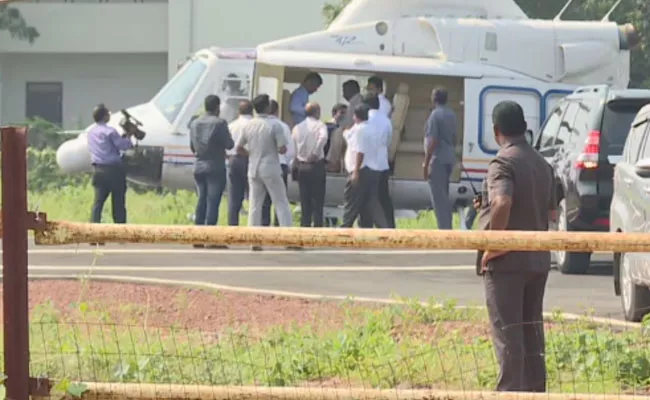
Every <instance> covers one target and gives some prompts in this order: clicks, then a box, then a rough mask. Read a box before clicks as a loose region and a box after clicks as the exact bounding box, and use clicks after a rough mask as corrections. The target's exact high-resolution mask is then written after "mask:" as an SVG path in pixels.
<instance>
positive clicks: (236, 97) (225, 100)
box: [217, 73, 251, 121]
mask: <svg viewBox="0 0 650 400" xmlns="http://www.w3.org/2000/svg"><path fill="white" fill-rule="evenodd" d="M217 94H218V95H219V97H221V100H222V104H221V117H222V118H224V119H225V120H226V121H232V120H234V119H235V118H237V110H238V108H239V102H240V101H242V100H249V99H250V97H251V77H250V75H248V74H236V73H229V74H227V75H226V76H224V77H223V78H222V79H221V81H220V83H219V85H218V87H217Z"/></svg>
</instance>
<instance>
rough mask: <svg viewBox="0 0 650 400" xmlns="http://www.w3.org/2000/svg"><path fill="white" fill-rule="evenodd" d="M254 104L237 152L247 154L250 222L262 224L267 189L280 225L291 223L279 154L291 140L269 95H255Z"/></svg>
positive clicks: (242, 131)
mask: <svg viewBox="0 0 650 400" xmlns="http://www.w3.org/2000/svg"><path fill="white" fill-rule="evenodd" d="M253 108H254V109H255V112H256V113H257V115H256V116H255V117H254V118H253V119H251V121H250V122H249V123H248V124H247V125H246V126H245V127H244V128H243V129H242V130H241V133H240V135H239V138H238V139H237V145H236V147H237V154H240V155H248V186H249V188H250V189H249V190H250V194H249V203H250V205H249V209H248V226H261V225H262V207H263V206H264V199H265V198H266V193H267V192H268V193H269V195H270V196H271V201H272V202H273V204H275V211H276V213H277V214H278V219H279V220H280V226H291V225H292V220H291V209H290V207H289V199H288V198H287V190H286V188H285V186H284V182H283V181H282V167H281V166H280V157H279V154H285V153H286V152H287V144H288V143H287V140H286V138H285V136H284V131H283V129H282V126H281V125H280V124H278V123H277V121H276V120H274V119H273V117H271V116H270V112H271V99H270V98H269V96H268V95H267V94H261V95H259V96H257V97H255V99H253ZM247 147H248V150H247V149H246V148H247ZM254 249H255V250H258V249H259V247H254Z"/></svg>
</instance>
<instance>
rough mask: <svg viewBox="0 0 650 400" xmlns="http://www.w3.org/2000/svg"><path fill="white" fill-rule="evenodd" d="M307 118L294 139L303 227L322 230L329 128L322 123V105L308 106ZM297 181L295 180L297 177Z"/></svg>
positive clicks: (294, 135)
mask: <svg viewBox="0 0 650 400" xmlns="http://www.w3.org/2000/svg"><path fill="white" fill-rule="evenodd" d="M305 114H306V116H307V117H306V118H305V120H304V121H302V122H301V123H299V124H298V125H296V126H295V127H294V128H293V133H292V138H293V141H294V143H295V147H296V160H295V161H294V162H295V163H296V165H294V166H293V169H294V171H295V172H296V174H297V178H298V186H299V188H300V209H301V211H302V212H301V217H300V226H302V227H311V226H314V227H322V226H323V206H324V204H325V184H326V180H325V145H326V144H327V126H326V125H325V124H324V123H323V122H322V121H321V120H320V117H321V108H320V105H318V103H308V104H307V106H306V107H305ZM294 179H295V177H294Z"/></svg>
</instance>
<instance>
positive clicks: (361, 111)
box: [354, 103, 370, 121]
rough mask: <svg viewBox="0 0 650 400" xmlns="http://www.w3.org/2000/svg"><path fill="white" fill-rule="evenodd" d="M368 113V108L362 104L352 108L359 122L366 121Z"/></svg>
mask: <svg viewBox="0 0 650 400" xmlns="http://www.w3.org/2000/svg"><path fill="white" fill-rule="evenodd" d="M368 112H370V107H368V105H367V104H364V103H361V104H359V105H358V106H356V107H355V108H354V115H355V116H356V117H357V118H358V119H360V120H361V121H367V120H368Z"/></svg>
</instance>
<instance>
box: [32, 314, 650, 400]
mask: <svg viewBox="0 0 650 400" xmlns="http://www.w3.org/2000/svg"><path fill="white" fill-rule="evenodd" d="M432 304H433V303H432ZM341 307H342V309H343V312H344V314H342V315H344V317H343V319H344V320H343V321H342V324H341V326H337V327H331V326H326V327H325V328H321V329H316V328H315V327H310V326H303V327H297V326H295V327H289V328H286V327H285V328H280V327H278V328H273V329H271V330H269V331H266V333H264V334H260V336H255V335H253V334H251V333H249V332H247V330H246V329H245V328H244V329H232V330H224V331H222V332H217V333H207V332H198V331H193V330H191V329H190V330H187V329H182V328H180V327H172V328H168V329H162V330H157V329H152V328H145V327H142V326H120V325H117V324H111V322H110V320H109V317H106V316H103V315H102V314H101V313H93V311H92V310H90V309H88V305H87V304H78V305H73V306H72V308H77V309H79V310H81V312H80V314H81V315H84V316H85V320H84V319H82V322H81V323H77V324H72V323H68V322H66V319H65V318H64V317H62V314H61V313H60V312H59V311H58V310H56V309H54V308H53V306H51V305H48V304H44V305H42V306H40V307H38V308H37V309H36V310H34V311H33V314H32V318H31V320H32V324H31V360H32V367H31V368H32V375H34V376H47V377H49V378H53V379H57V380H63V381H64V382H67V383H69V382H80V381H86V382H89V381H106V382H133V383H136V382H146V383H183V384H202V385H261V386H294V385H302V384H307V383H310V384H311V385H313V386H317V387H318V386H320V385H322V384H324V383H323V382H326V383H325V384H329V385H330V386H331V385H332V382H335V383H336V382H338V384H337V386H339V387H346V386H350V385H352V386H359V387H378V388H396V387H399V388H435V389H442V390H477V389H483V390H490V389H492V388H493V387H494V383H495V380H496V374H497V368H496V363H495V361H494V355H493V349H492V345H491V343H490V340H489V338H488V336H487V333H486V332H488V330H487V325H486V324H485V319H484V318H485V315H484V313H483V312H479V311H477V312H471V313H468V312H459V311H458V310H457V309H456V308H455V306H454V304H453V303H449V304H447V305H446V306H444V307H442V308H435V307H434V306H433V305H420V304H419V303H416V302H407V303H406V305H405V306H384V307H377V308H373V309H368V308H365V309H364V310H363V312H359V310H358V308H357V309H355V307H358V306H352V305H351V303H348V304H343V305H341ZM98 321H99V322H101V323H102V324H101V325H100V324H98ZM546 331H547V334H546V337H547V358H546V363H547V367H548V381H549V390H551V391H555V392H572V393H620V392H621V391H626V392H641V391H644V390H646V389H647V388H648V385H650V350H649V349H650V346H648V344H649V343H648V341H649V340H648V338H647V337H646V336H644V334H643V333H641V332H640V331H629V332H619V333H617V332H614V331H612V330H609V329H606V328H597V327H596V326H594V325H590V324H589V323H587V322H586V321H578V322H567V321H562V319H561V316H558V317H556V318H555V319H554V320H553V321H551V322H550V326H549V327H548V328H547V330H546Z"/></svg>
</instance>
